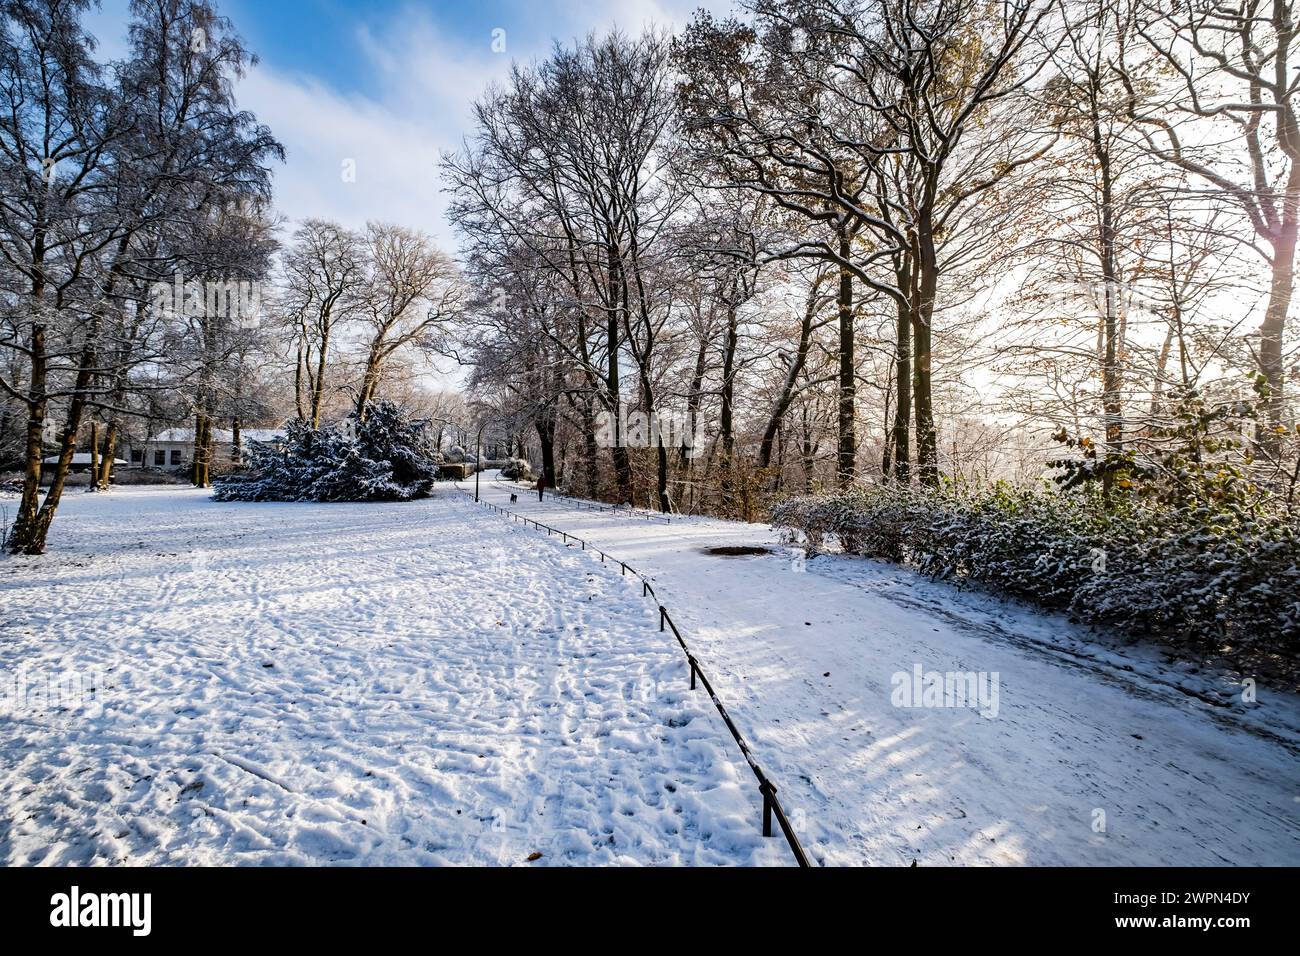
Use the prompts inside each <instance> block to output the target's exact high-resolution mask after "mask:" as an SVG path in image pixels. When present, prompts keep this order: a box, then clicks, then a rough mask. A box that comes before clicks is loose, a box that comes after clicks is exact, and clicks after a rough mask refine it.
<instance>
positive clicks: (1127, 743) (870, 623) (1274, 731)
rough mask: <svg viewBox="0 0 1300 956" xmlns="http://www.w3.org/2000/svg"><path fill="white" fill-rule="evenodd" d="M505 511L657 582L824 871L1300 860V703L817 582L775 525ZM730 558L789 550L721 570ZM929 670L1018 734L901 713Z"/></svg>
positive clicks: (1140, 655)
mask: <svg viewBox="0 0 1300 956" xmlns="http://www.w3.org/2000/svg"><path fill="white" fill-rule="evenodd" d="M511 492H516V493H518V495H519V501H518V503H517V504H514V505H510V504H509V501H508V498H509V494H510V493H511ZM483 497H484V498H485V499H486V500H490V501H492V502H493V503H496V504H502V505H506V506H508V507H511V508H513V509H515V510H517V511H519V512H521V513H524V514H527V515H529V516H530V517H534V518H536V519H537V520H540V521H543V522H545V523H547V524H550V525H552V526H555V527H557V528H560V529H562V530H565V531H569V532H571V533H574V534H577V535H580V536H582V537H584V538H586V539H587V540H589V541H591V542H592V543H594V544H595V545H596V546H598V547H600V548H604V549H606V550H608V551H609V552H610V553H611V554H613V555H615V556H617V557H618V558H619V559H621V560H625V561H627V562H628V563H630V564H631V565H633V566H634V567H636V568H637V569H638V570H639V571H641V572H642V573H644V574H646V575H647V576H648V577H650V578H651V580H653V581H654V584H655V588H656V591H657V593H658V596H659V598H660V599H661V600H662V601H663V602H664V603H665V605H666V606H667V607H668V608H669V610H670V611H671V612H672V614H673V617H674V619H675V620H676V621H677V622H678V623H679V625H681V626H682V628H683V631H684V633H685V635H686V636H687V639H688V640H690V641H691V642H692V643H693V645H694V650H695V652H696V654H697V656H698V657H699V658H700V659H701V660H702V662H703V663H704V665H705V667H706V668H707V669H708V670H709V672H710V673H711V674H712V675H713V678H714V682H715V684H716V685H717V687H718V690H719V692H720V694H721V695H722V697H723V699H724V700H725V701H726V702H727V703H728V706H729V708H730V709H731V711H732V713H733V715H734V716H735V717H736V718H737V722H738V723H739V724H740V726H741V729H742V731H743V732H745V733H746V735H747V737H748V738H749V740H750V743H751V744H752V745H753V747H754V750H755V752H756V754H757V756H758V759H759V760H760V761H761V762H762V763H763V765H764V768H765V769H766V770H767V771H768V772H769V774H770V775H771V776H772V777H773V779H774V781H775V782H776V784H777V785H778V786H779V787H781V796H782V799H783V801H784V803H785V805H786V808H787V810H788V811H789V812H790V813H791V816H792V818H793V819H794V821H795V826H796V829H797V830H798V831H799V833H800V835H801V837H802V838H803V842H804V845H805V848H806V849H807V850H808V851H809V853H810V855H811V856H812V857H813V858H814V859H815V860H817V861H819V862H822V863H826V864H884V865H909V864H911V863H912V862H913V861H916V862H917V863H918V864H919V865H923V866H924V865H941V864H954V863H956V864H977V863H996V864H1064V865H1092V864H1097V865H1102V864H1104V865H1118V866H1125V865H1144V866H1146V865H1242V864H1288V865H1295V864H1297V863H1300V760H1298V759H1297V757H1298V756H1300V702H1297V700H1296V698H1295V696H1294V695H1292V694H1291V693H1288V692H1287V691H1285V690H1277V689H1274V688H1271V687H1268V686H1266V685H1261V686H1258V687H1257V688H1256V690H1257V700H1256V702H1255V703H1247V702H1244V701H1243V700H1242V691H1243V688H1242V686H1240V685H1239V684H1237V683H1235V682H1233V681H1231V680H1228V679H1227V678H1224V677H1222V676H1220V675H1214V674H1207V673H1199V672H1197V671H1196V669H1195V668H1191V667H1187V666H1179V665H1176V664H1173V663H1170V662H1168V661H1165V660H1163V659H1162V657H1161V655H1160V654H1158V653H1157V652H1155V651H1153V650H1149V649H1142V648H1127V647H1124V646H1122V645H1119V644H1118V643H1115V644H1113V645H1111V646H1109V647H1106V646H1103V645H1101V644H1099V643H1098V640H1097V638H1095V637H1094V636H1092V635H1090V634H1088V633H1087V632H1086V631H1085V630H1083V629H1081V628H1078V627H1076V626H1074V625H1071V624H1070V623H1069V622H1068V621H1066V620H1065V619H1063V618H1061V617H1059V616H1055V615H1045V614H1041V613H1038V612H1035V611H1032V610H1030V609H1027V608H1025V607H1021V606H1018V605H1015V604H1011V603H1008V602H1003V601H999V600H997V599H994V598H991V597H989V596H987V595H979V594H972V593H968V592H967V593H963V592H959V591H957V590H956V589H955V588H953V587H951V586H948V585H946V584H941V583H933V582H930V581H928V580H926V579H924V578H920V577H918V576H917V575H915V574H913V573H912V572H910V571H907V570H905V569H900V568H894V567H889V566H886V565H882V564H879V563H877V562H871V561H863V560H858V559H850V558H843V557H836V556H822V557H817V558H814V559H812V560H808V561H806V562H799V561H798V560H796V559H795V558H796V557H797V555H795V554H794V553H793V552H791V550H790V549H787V548H783V547H781V545H780V543H779V541H778V539H777V536H776V534H774V533H773V532H772V530H771V529H769V528H767V527H765V526H759V525H743V524H737V523H732V522H723V521H714V520H709V519H702V518H673V520H672V522H671V523H663V522H660V521H648V520H645V519H644V518H642V517H639V516H628V515H615V514H611V513H609V512H600V511H593V510H584V509H579V508H578V507H575V506H573V505H571V504H568V503H565V502H564V501H554V500H548V501H546V502H545V503H543V504H539V503H538V502H537V498H536V495H535V494H531V495H530V494H527V493H525V492H523V491H522V490H521V489H519V488H518V487H516V486H510V485H507V484H504V483H501V482H489V481H484V482H483ZM725 545H754V546H759V547H765V548H769V549H771V553H769V554H765V555H760V556H754V557H719V556H715V555H711V554H708V553H706V549H708V548H713V547H718V546H725ZM918 665H919V666H920V667H921V669H922V670H923V672H929V671H935V672H940V673H945V672H961V673H969V672H975V673H977V674H978V673H983V674H985V675H987V680H988V684H987V685H986V686H989V687H991V686H992V683H991V682H992V676H993V675H994V674H996V675H997V678H998V685H997V686H998V706H997V713H996V716H992V717H984V716H980V714H979V713H978V712H977V710H975V709H972V708H969V707H938V708H923V707H901V706H895V703H896V702H897V701H896V698H895V693H894V691H895V687H896V685H895V683H894V677H895V675H896V674H898V673H900V672H901V673H903V674H910V673H912V672H913V670H914V668H915V667H917V666H918ZM903 702H904V703H905V702H906V701H903Z"/></svg>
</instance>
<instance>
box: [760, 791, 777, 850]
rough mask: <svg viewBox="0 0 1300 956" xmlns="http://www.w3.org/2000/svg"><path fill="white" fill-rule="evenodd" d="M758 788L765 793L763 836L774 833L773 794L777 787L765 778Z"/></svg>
mask: <svg viewBox="0 0 1300 956" xmlns="http://www.w3.org/2000/svg"><path fill="white" fill-rule="evenodd" d="M758 789H759V790H760V791H761V792H762V794H763V836H765V837H770V836H771V835H772V795H773V794H774V793H776V787H774V786H772V784H771V783H770V782H769V781H767V780H764V781H763V782H762V783H761V784H759V785H758Z"/></svg>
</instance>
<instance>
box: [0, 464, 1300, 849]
mask: <svg viewBox="0 0 1300 956" xmlns="http://www.w3.org/2000/svg"><path fill="white" fill-rule="evenodd" d="M512 491H515V492H518V491H519V489H518V488H514V487H511V486H508V485H505V484H502V483H499V482H493V481H490V480H485V481H484V482H483V493H484V497H485V498H486V499H487V500H490V501H493V502H494V503H498V504H502V505H506V506H509V507H512V508H514V509H516V510H518V511H520V512H523V513H525V514H528V515H530V516H532V517H536V518H538V519H539V520H543V521H545V522H547V523H549V524H552V525H554V526H557V527H560V528H563V529H565V530H567V531H570V532H573V533H576V534H579V535H582V536H583V537H585V538H587V539H589V540H591V541H592V542H593V543H595V544H597V545H598V546H599V547H602V548H605V549H606V550H608V551H609V552H611V553H612V554H614V555H616V556H617V557H618V558H621V559H624V560H627V561H628V562H629V563H631V564H632V565H634V566H635V567H637V568H638V569H639V570H641V571H643V572H645V573H647V574H648V575H649V576H650V577H651V578H652V579H653V580H654V581H655V586H656V589H657V591H658V594H659V597H660V598H661V599H662V600H663V601H664V603H665V604H666V605H667V606H668V607H669V609H670V610H671V611H672V613H673V617H674V619H675V620H676V621H677V622H678V623H679V625H680V626H681V627H682V629H683V631H684V633H685V635H686V637H687V639H688V640H689V641H691V642H692V644H693V647H694V649H695V652H696V654H697V655H698V656H699V657H700V658H701V660H702V661H703V662H704V664H705V666H706V668H707V669H708V670H709V672H710V674H711V676H712V677H713V679H714V681H715V683H716V684H717V687H718V690H719V692H720V693H721V694H722V696H723V699H724V700H725V701H726V702H727V703H728V705H729V707H730V708H731V710H732V712H733V715H734V716H735V717H736V719H737V722H738V724H739V725H740V727H741V729H742V731H743V732H745V734H746V736H747V737H748V738H749V740H750V742H751V743H752V745H753V746H754V749H755V752H756V755H757V757H758V759H759V761H760V762H762V763H763V765H764V767H765V769H767V771H768V772H769V774H770V775H771V776H772V778H773V780H774V782H775V783H776V784H777V785H778V787H780V794H781V798H782V800H783V802H784V804H785V806H786V808H787V810H788V811H789V812H790V815H791V818H792V820H793V822H794V825H795V827H796V829H797V830H798V832H799V833H800V835H801V837H802V838H803V842H804V845H805V847H806V848H807V849H808V851H809V853H810V855H811V856H812V858H813V859H814V860H815V861H816V862H818V863H824V864H832V865H837V864H859V865H860V864H876V865H908V864H911V863H912V862H913V861H915V862H917V863H918V864H920V865H943V864H954V863H959V864H985V863H990V864H1111V865H1163V864H1183V865H1201V864H1258V863H1272V864H1291V865H1294V864H1296V863H1300V771H1298V767H1300V763H1298V762H1297V755H1298V754H1300V706H1298V705H1297V701H1296V699H1295V698H1294V697H1293V696H1292V695H1290V694H1287V693H1285V692H1278V691H1275V690H1273V689H1272V688H1269V687H1267V686H1261V687H1259V689H1258V701H1257V702H1256V703H1247V702H1243V701H1242V699H1241V690H1242V688H1241V687H1240V686H1238V685H1236V684H1234V683H1232V682H1230V681H1228V680H1226V679H1224V678H1222V677H1219V676H1217V675H1214V674H1206V673H1197V672H1195V671H1194V670H1193V669H1191V668H1187V667H1183V666H1178V665H1175V664H1172V663H1170V662H1168V661H1165V660H1163V659H1161V657H1160V655H1159V654H1157V653H1155V652H1153V651H1149V650H1140V649H1132V648H1123V647H1120V646H1118V645H1116V646H1112V647H1109V648H1103V647H1101V646H1099V645H1098V644H1097V642H1096V641H1095V640H1094V639H1092V638H1091V637H1090V636H1089V635H1087V634H1086V633H1084V632H1083V631H1081V630H1078V629H1076V628H1074V627H1073V626H1072V625H1070V624H1069V623H1068V622H1066V621H1064V620H1062V619H1060V618H1056V617H1053V616H1048V615H1042V614H1038V613H1035V612H1033V611H1030V610H1028V609H1025V608H1023V607H1019V606H1016V605H1011V604H1007V603H1004V602H1000V601H997V600H995V599H992V598H990V597H987V596H980V595H973V594H963V593H959V592H957V591H955V590H954V589H952V588H950V587H948V586H946V585H943V584H935V583H931V582H928V581H926V580H924V579H921V578H918V577H917V576H915V575H914V574H912V573H910V572H908V571H906V570H902V569H898V568H892V567H887V566H884V565H880V564H876V563H874V562H868V561H859V560H852V559H844V558H835V557H818V558H815V559H813V560H810V561H807V562H806V563H800V562H798V561H792V559H791V558H792V556H791V552H790V551H789V550H788V549H784V548H782V547H781V546H780V545H779V543H778V542H777V540H776V536H775V535H774V533H773V532H772V531H771V530H770V529H768V528H766V527H763V526H756V525H741V524H735V523H728V522H721V521H712V520H707V519H674V520H673V521H672V522H671V523H668V524H665V523H662V522H658V521H646V520H644V519H643V518H640V517H637V516H630V515H613V514H610V513H608V512H598V511H591V510H580V509H578V508H576V507H573V506H571V505H566V504H565V503H563V502H557V501H551V500H548V501H547V502H545V503H544V504H538V502H537V501H536V498H535V496H529V495H527V494H523V493H520V495H519V502H518V503H517V504H515V505H510V504H509V501H508V496H509V494H510V493H511V492H512ZM51 542H52V547H51V550H50V553H49V554H48V555H47V556H45V557H43V558H39V559H29V558H5V559H0V603H2V604H3V612H4V613H3V617H2V618H0V676H2V677H3V680H4V684H3V687H2V688H0V770H2V772H3V775H2V776H0V815H2V816H0V819H3V822H4V826H3V829H2V830H0V861H3V862H6V863H9V864H30V863H45V864H69V863H109V862H113V863H334V862H351V863H361V864H377V863H398V864H423V863H492V864H496V863H502V864H517V863H526V861H527V859H528V857H529V856H530V855H532V854H534V853H540V854H542V856H541V857H540V858H538V859H536V860H535V861H534V862H532V863H531V864H527V865H546V864H559V863H578V864H582V863H690V864H715V863H749V864H788V863H789V862H790V857H789V853H788V851H787V849H786V847H785V845H784V841H782V840H781V839H779V838H774V839H768V840H765V839H763V838H762V837H761V836H759V831H758V824H759V819H760V803H759V799H758V797H757V794H756V792H755V788H754V783H753V778H752V776H751V775H750V774H749V772H748V769H747V768H745V767H744V765H743V763H742V762H741V761H740V760H739V759H738V754H737V752H736V749H735V745H734V743H733V742H732V741H731V739H730V737H729V736H728V735H727V734H726V731H725V729H724V728H723V726H722V723H721V721H720V719H719V718H718V717H717V715H716V713H715V712H714V711H713V709H712V707H711V705H709V703H708V701H707V698H706V697H705V696H704V695H703V694H702V693H700V692H691V691H690V690H689V689H688V680H687V669H686V666H685V663H684V661H683V659H682V656H681V653H680V651H679V650H678V649H677V647H676V644H675V643H673V642H672V641H671V638H670V637H668V636H667V635H664V634H661V633H660V632H659V630H658V622H657V617H656V615H655V614H654V612H653V606H652V604H651V603H649V602H647V601H644V600H643V599H642V598H641V591H640V587H639V585H638V583H637V582H635V580H634V579H632V578H622V577H620V576H619V575H618V573H617V567H616V566H605V567H602V566H601V565H600V563H599V561H598V560H596V559H595V558H594V557H593V556H592V555H591V554H590V553H586V554H584V553H582V552H580V551H579V550H578V549H577V548H576V547H570V548H565V547H564V546H563V544H562V543H561V542H560V541H559V540H558V539H556V538H549V539H548V538H547V537H546V536H545V535H542V534H538V533H537V532H534V531H531V530H529V529H527V528H525V527H523V526H521V525H519V524H515V523H511V522H509V521H506V520H504V519H502V518H501V517H499V516H497V515H495V514H493V513H491V512H489V511H488V510H486V509H482V508H478V507H476V506H475V505H473V504H472V503H471V502H470V501H469V499H468V497H467V496H465V495H463V494H459V493H457V492H454V491H453V490H451V489H449V488H444V489H440V491H439V496H438V497H437V498H435V499H434V500H431V501H426V502H420V503H416V504H400V505H305V504H304V505H274V504H217V503H214V502H212V501H210V500H209V499H208V498H207V497H206V495H205V494H204V493H202V492H195V491H190V490H185V489H175V488H168V489H148V488H130V489H119V490H117V491H114V492H113V493H112V494H110V495H86V494H72V495H70V496H69V498H68V500H67V502H66V504H65V506H64V508H63V509H61V511H60V515H59V517H58V519H57V524H56V527H55V530H54V533H53V534H52V536H51ZM737 544H742V545H756V546H761V547H764V548H768V549H770V553H766V554H762V555H759V556H754V557H719V556H716V555H712V554H708V553H706V549H708V548H712V547H717V546H721V545H737ZM918 665H919V666H920V667H921V668H922V669H923V670H924V671H938V672H949V671H952V672H977V673H983V674H985V675H986V676H988V677H989V679H990V681H991V679H992V677H993V675H996V679H997V685H996V686H997V689H998V695H997V699H996V715H991V716H987V717H986V716H981V715H980V713H979V712H978V710H977V709H974V708H971V707H900V706H896V704H897V703H898V700H897V699H896V688H895V682H894V676H895V675H896V674H897V673H900V672H901V673H904V674H910V673H911V672H912V670H913V668H914V667H916V666H918ZM990 686H992V685H991V684H990ZM986 709H987V708H986Z"/></svg>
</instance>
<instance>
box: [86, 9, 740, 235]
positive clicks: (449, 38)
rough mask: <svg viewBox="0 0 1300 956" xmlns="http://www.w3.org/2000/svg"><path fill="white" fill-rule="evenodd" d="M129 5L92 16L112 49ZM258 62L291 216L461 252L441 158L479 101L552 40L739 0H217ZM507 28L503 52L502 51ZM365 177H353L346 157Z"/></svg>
mask: <svg viewBox="0 0 1300 956" xmlns="http://www.w3.org/2000/svg"><path fill="white" fill-rule="evenodd" d="M127 5H128V4H127V0H103V4H102V7H101V9H100V10H99V11H97V12H96V13H95V14H94V15H93V16H92V17H91V20H90V24H89V25H90V28H91V32H93V33H94V34H95V35H96V36H97V37H98V38H99V40H100V42H101V48H102V53H103V55H105V56H106V57H112V56H114V55H115V54H117V53H119V52H120V51H121V48H122V37H123V34H124V31H125V25H126V21H127V16H126V10H127ZM217 6H218V9H219V11H220V12H221V13H223V14H224V15H226V16H228V17H230V19H231V20H232V21H234V24H235V26H236V28H237V29H238V30H239V32H240V33H241V34H242V35H243V37H244V39H245V41H246V42H247V45H248V46H249V48H250V49H251V50H253V51H254V52H255V53H257V55H258V56H259V57H260V58H261V63H260V64H259V66H258V67H257V68H256V69H254V70H253V71H251V72H250V74H249V75H248V77H247V78H245V79H244V80H243V81H242V82H241V83H240V85H239V87H238V96H239V100H240V105H241V106H242V107H244V108H246V109H251V110H253V111H254V112H255V113H256V114H257V115H258V117H259V118H260V119H261V120H262V121H263V122H265V123H267V124H268V125H269V126H270V127H271V129H272V130H273V131H274V132H275V134H276V135H277V136H278V137H279V139H280V140H281V142H283V143H284V145H285V148H286V150H287V152H288V159H287V161H286V163H285V164H284V165H283V166H281V167H280V168H279V169H277V171H276V205H277V207H278V208H279V210H280V212H282V213H283V214H284V215H286V216H288V217H290V219H294V220H296V219H300V218H302V217H305V216H322V217H325V218H332V219H337V220H340V221H342V222H344V223H346V224H348V225H352V226H360V225H362V224H363V223H364V222H365V221H366V220H367V219H370V218H373V219H385V220H391V221H395V222H400V223H402V224H404V225H408V226H414V227H417V228H421V229H424V230H426V231H428V232H430V233H431V234H433V235H434V236H435V237H436V238H437V239H438V241H439V243H440V244H441V245H443V246H444V247H445V248H448V249H449V250H452V249H454V237H453V234H452V233H451V231H450V229H449V228H448V226H447V224H446V221H445V219H444V217H443V210H444V207H445V197H443V196H442V194H441V192H440V183H439V182H438V174H437V166H436V164H437V159H438V155H439V153H440V151H443V150H447V149H454V148H456V147H457V146H458V145H459V143H460V140H461V137H462V136H463V135H464V133H465V132H466V130H467V126H468V119H469V108H470V104H471V102H472V101H473V99H474V98H475V97H476V96H478V95H479V93H480V92H481V91H482V90H483V88H484V86H486V85H487V83H489V82H490V81H491V80H493V79H494V78H498V77H501V76H503V75H504V74H505V72H506V70H507V69H508V68H509V64H510V61H511V59H518V60H523V61H528V60H531V59H534V58H536V57H538V56H543V55H545V54H546V52H547V51H548V50H549V49H550V47H551V44H552V43H553V41H554V40H555V39H559V40H561V41H564V42H567V41H570V40H572V39H573V38H574V37H577V36H581V35H583V34H585V33H587V32H588V31H590V30H606V29H609V28H610V27H613V26H618V27H620V28H622V29H624V30H627V31H629V32H631V31H639V30H640V29H641V28H642V27H643V26H645V25H646V24H647V23H658V24H664V25H667V26H674V27H675V26H680V25H681V24H683V23H685V22H686V20H688V19H689V17H690V13H691V11H692V10H693V9H694V8H695V7H697V6H707V7H710V8H712V9H715V10H718V11H724V10H727V9H729V8H730V7H731V3H730V0H607V2H604V3H598V2H582V0H531V2H523V0H479V2H466V0H455V2H448V0H423V2H412V0H373V2H367V3H359V2H347V0H217ZM494 30H504V31H505V34H504V39H505V47H506V49H505V52H504V53H498V52H494V50H493V31H494ZM346 161H351V162H352V163H353V164H354V165H355V169H356V178H355V181H353V182H347V181H344V177H343V175H342V171H343V167H344V163H345V162H346Z"/></svg>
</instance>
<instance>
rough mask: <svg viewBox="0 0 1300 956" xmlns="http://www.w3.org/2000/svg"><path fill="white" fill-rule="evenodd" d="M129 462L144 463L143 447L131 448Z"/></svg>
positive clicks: (134, 463)
mask: <svg viewBox="0 0 1300 956" xmlns="http://www.w3.org/2000/svg"><path fill="white" fill-rule="evenodd" d="M131 464H133V465H143V464H144V449H143V448H132V449H131Z"/></svg>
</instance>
